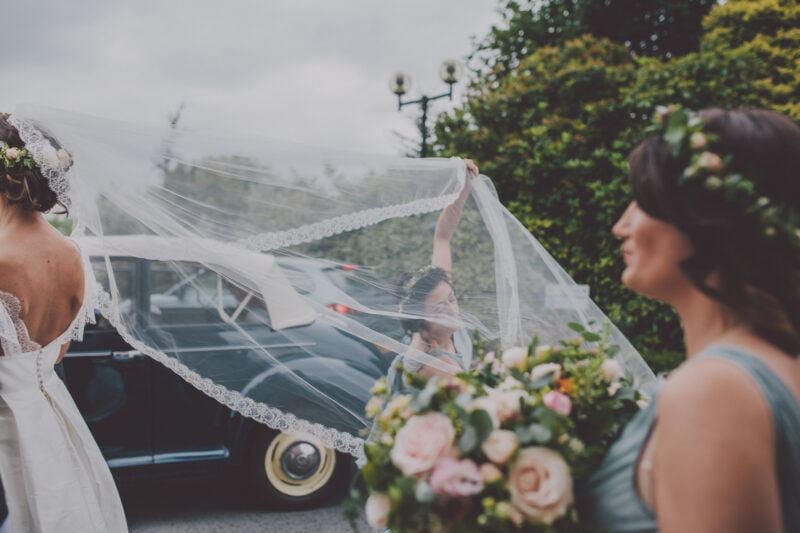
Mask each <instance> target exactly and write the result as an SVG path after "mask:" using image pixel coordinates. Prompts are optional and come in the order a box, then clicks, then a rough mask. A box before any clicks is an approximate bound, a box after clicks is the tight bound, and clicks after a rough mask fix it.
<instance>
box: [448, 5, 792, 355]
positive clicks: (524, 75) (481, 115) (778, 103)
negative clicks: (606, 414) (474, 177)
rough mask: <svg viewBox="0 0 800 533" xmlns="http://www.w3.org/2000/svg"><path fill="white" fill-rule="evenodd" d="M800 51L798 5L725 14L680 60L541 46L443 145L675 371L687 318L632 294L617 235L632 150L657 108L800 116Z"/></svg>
mask: <svg viewBox="0 0 800 533" xmlns="http://www.w3.org/2000/svg"><path fill="white" fill-rule="evenodd" d="M508 5H509V6H512V7H518V6H519V3H518V2H513V1H512V2H509V3H508ZM548 5H549V4H548ZM570 31H572V30H570ZM533 35H534V37H533V38H538V37H536V34H535V33H534V34H533ZM798 50H800V7H798V2H797V0H738V1H737V0H731V1H729V2H728V3H726V4H723V5H718V6H716V7H714V9H712V10H711V11H710V12H709V14H708V16H707V17H706V18H705V19H704V20H703V34H702V36H701V38H700V41H699V46H698V49H697V50H696V51H694V52H690V53H687V54H684V55H681V56H677V57H673V58H670V59H665V58H660V57H642V56H636V55H635V54H631V52H630V50H629V49H628V48H627V47H626V46H625V45H624V44H619V43H615V42H613V41H611V40H609V39H605V38H598V37H595V36H592V35H588V34H587V35H582V36H579V37H576V38H573V39H567V40H565V41H563V42H560V43H556V45H554V46H539V47H538V48H536V49H535V51H533V52H532V53H530V55H527V56H526V57H523V58H522V59H520V60H519V62H518V64H516V65H515V66H514V67H513V68H511V69H510V70H509V71H508V72H507V73H506V74H505V75H504V76H503V77H502V78H499V79H498V78H496V77H492V76H488V77H482V78H479V79H478V80H477V81H476V82H474V83H473V86H472V87H471V89H470V93H469V95H468V97H467V98H466V100H465V102H464V103H463V105H462V106H460V107H459V108H457V109H455V110H454V111H453V112H451V113H449V114H447V115H443V116H442V117H440V119H439V120H438V122H437V125H436V138H437V143H438V144H437V150H438V151H439V153H440V154H442V155H463V156H469V157H472V158H474V159H476V160H477V161H478V162H479V163H480V165H481V169H482V171H483V172H484V173H485V174H487V175H489V176H492V177H493V179H494V180H495V184H496V186H497V189H498V192H499V194H500V197H501V199H502V200H503V202H504V203H506V204H507V205H508V206H509V208H510V210H511V211H512V212H513V213H514V214H515V215H516V216H517V218H519V219H520V220H521V221H522V222H523V223H524V224H525V226H526V227H527V228H528V229H529V230H530V231H531V232H532V233H533V234H534V235H535V236H536V237H538V238H539V239H540V240H541V241H542V242H543V244H544V245H545V247H546V248H547V249H548V250H549V251H550V252H551V253H552V254H553V255H554V257H555V258H556V259H557V260H558V261H559V262H560V263H561V264H562V265H564V267H565V268H566V269H567V271H568V272H570V273H571V274H572V275H573V277H574V278H576V280H577V281H578V282H580V283H588V284H589V285H591V287H592V291H593V295H594V298H595V300H596V301H597V302H598V303H599V304H600V306H601V307H602V308H604V309H605V310H606V312H607V313H608V314H609V316H610V317H611V319H612V320H614V321H615V322H616V323H617V324H618V325H619V326H620V327H621V329H622V330H623V332H624V333H626V334H627V335H628V337H629V338H630V339H631V340H632V342H633V343H634V345H636V346H637V347H638V348H639V349H640V350H642V351H643V352H644V353H645V354H646V357H648V358H650V360H651V363H652V364H653V366H654V367H656V368H657V369H663V368H665V367H669V366H671V365H673V364H674V363H675V361H676V360H677V359H676V355H677V354H678V353H679V352H680V351H681V349H682V339H681V333H680V329H679V325H678V322H677V320H676V317H675V316H674V314H673V313H672V312H671V311H670V310H668V309H667V308H665V307H664V306H662V305H660V304H657V303H654V302H651V301H648V300H645V299H643V298H640V297H637V296H635V295H634V294H632V293H630V292H629V291H627V290H625V289H624V288H623V287H622V286H621V284H620V283H619V281H618V280H619V274H620V272H621V271H622V263H621V258H620V254H619V253H618V246H619V245H618V243H617V242H615V240H614V238H613V237H612V236H611V234H610V228H611V227H612V225H613V223H614V221H615V220H616V219H617V217H618V216H619V214H620V213H621V212H622V210H623V209H624V207H625V205H626V204H627V203H628V202H629V201H630V194H629V190H628V185H627V181H626V173H627V155H628V153H629V152H630V150H631V149H632V148H633V147H634V146H635V145H636V143H638V142H639V141H641V140H642V135H643V129H644V127H645V126H646V124H647V122H648V121H649V118H650V116H651V113H652V111H653V109H654V107H655V106H656V105H658V104H664V103H673V102H674V103H681V104H684V105H687V106H690V107H692V108H698V109H699V108H704V107H711V106H720V107H726V108H733V107H761V108H770V109H776V110H778V111H781V112H784V113H786V114H788V115H789V116H792V117H793V118H794V119H796V120H797V119H800V100H799V99H798V96H800V52H798ZM496 51H497V53H498V54H500V55H502V54H507V51H506V50H505V49H503V48H498V49H497V50H496ZM506 59H507V58H506Z"/></svg>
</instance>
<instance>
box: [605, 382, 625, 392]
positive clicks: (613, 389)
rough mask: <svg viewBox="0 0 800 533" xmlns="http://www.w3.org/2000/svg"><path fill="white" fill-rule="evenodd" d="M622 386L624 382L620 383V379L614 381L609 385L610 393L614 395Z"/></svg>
mask: <svg viewBox="0 0 800 533" xmlns="http://www.w3.org/2000/svg"><path fill="white" fill-rule="evenodd" d="M621 388H622V383H620V382H619V381H615V382H613V383H612V384H611V385H609V386H608V395H609V396H614V395H615V394H616V393H617V391H619V389H621Z"/></svg>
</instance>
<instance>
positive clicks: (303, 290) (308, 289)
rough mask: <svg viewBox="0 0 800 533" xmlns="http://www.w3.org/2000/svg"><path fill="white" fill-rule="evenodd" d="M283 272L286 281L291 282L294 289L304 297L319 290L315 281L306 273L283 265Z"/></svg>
mask: <svg viewBox="0 0 800 533" xmlns="http://www.w3.org/2000/svg"><path fill="white" fill-rule="evenodd" d="M281 270H283V273H284V275H285V276H286V279H288V280H289V283H291V284H292V287H294V289H295V290H296V291H297V292H299V293H300V294H302V295H303V296H308V295H309V294H311V293H313V292H314V290H315V289H316V288H317V286H316V283H314V279H313V278H312V277H311V276H309V275H308V274H307V273H306V272H303V271H302V270H300V269H298V268H295V267H293V266H289V265H286V264H282V265H281Z"/></svg>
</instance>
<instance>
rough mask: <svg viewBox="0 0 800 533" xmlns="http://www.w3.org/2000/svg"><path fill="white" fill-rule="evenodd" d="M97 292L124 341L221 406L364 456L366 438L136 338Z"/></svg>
mask: <svg viewBox="0 0 800 533" xmlns="http://www.w3.org/2000/svg"><path fill="white" fill-rule="evenodd" d="M96 293H97V294H98V303H99V306H100V307H99V309H100V312H101V313H102V315H103V316H104V317H105V318H106V319H107V320H108V321H109V323H110V324H111V325H112V326H113V327H114V328H115V329H116V330H117V332H119V334H120V336H121V337H122V338H123V339H124V340H125V342H127V343H128V344H129V345H130V346H131V347H133V348H135V349H137V350H139V351H140V352H142V353H143V354H145V355H148V356H149V357H152V358H153V359H155V360H156V361H158V362H159V363H161V364H163V365H164V366H166V367H167V368H169V369H170V370H172V371H173V372H175V373H176V374H177V375H178V376H180V377H181V378H182V379H183V380H184V381H186V382H187V383H189V384H190V385H192V386H194V387H195V388H196V389H198V390H199V391H200V392H203V393H204V394H206V395H208V396H210V397H211V398H214V399H215V400H217V401H218V402H219V403H221V404H222V405H225V406H226V407H228V408H229V409H230V410H231V411H235V412H237V413H239V414H240V415H242V416H244V417H247V418H250V419H252V420H255V421H256V422H259V423H261V424H264V425H265V426H267V427H270V428H272V429H275V430H278V431H281V432H287V433H294V434H304V435H311V436H312V437H314V438H316V439H317V440H319V441H320V442H321V443H322V444H323V445H324V446H326V447H328V448H333V449H335V450H337V451H340V452H343V453H347V454H350V455H352V456H353V457H355V458H359V457H361V456H363V454H364V439H361V438H359V437H354V436H353V435H351V434H349V433H345V432H343V431H338V430H336V429H333V428H328V427H325V426H323V425H322V424H316V423H313V422H309V421H308V420H304V419H302V418H298V417H296V416H294V415H292V414H290V413H285V412H283V411H281V410H280V409H277V408H275V407H270V406H268V405H267V404H264V403H262V402H257V401H255V400H253V399H252V398H246V397H244V396H242V394H240V393H239V392H236V391H232V390H230V389H228V388H226V387H223V386H222V385H218V384H216V383H214V382H213V381H211V380H210V379H208V378H204V377H202V376H200V374H198V373H197V372H195V371H193V370H191V369H190V368H189V367H187V366H186V365H184V364H183V363H181V362H180V361H178V360H177V359H175V358H174V357H170V356H168V355H167V354H165V353H164V352H161V351H159V350H156V349H154V348H152V347H150V346H148V345H146V344H145V343H143V342H141V341H139V340H137V339H135V338H134V337H133V336H132V335H130V333H129V332H128V331H127V329H126V327H125V325H124V324H122V321H121V320H119V318H118V317H119V314H118V308H117V306H116V305H115V304H114V302H113V300H112V298H111V295H110V294H109V293H108V292H106V291H105V289H103V288H102V286H101V285H99V284H98V285H97V288H96Z"/></svg>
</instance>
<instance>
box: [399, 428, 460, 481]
mask: <svg viewBox="0 0 800 533" xmlns="http://www.w3.org/2000/svg"><path fill="white" fill-rule="evenodd" d="M455 435H456V432H455V429H454V428H453V424H452V422H450V419H449V418H448V417H446V416H445V415H442V414H439V413H428V414H424V415H419V416H412V417H411V418H409V419H408V422H407V423H406V425H405V426H403V428H402V429H401V430H400V431H398V432H397V437H396V438H395V442H394V446H393V447H392V451H391V452H390V454H389V456H390V457H391V459H392V463H394V465H395V466H396V467H397V468H398V469H400V471H401V472H402V473H403V475H405V476H414V475H417V474H423V473H425V472H427V471H429V470H430V469H431V468H433V465H434V464H436V461H437V460H438V459H439V458H440V457H443V456H445V455H447V453H448V452H449V451H450V448H451V447H452V445H453V439H455Z"/></svg>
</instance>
